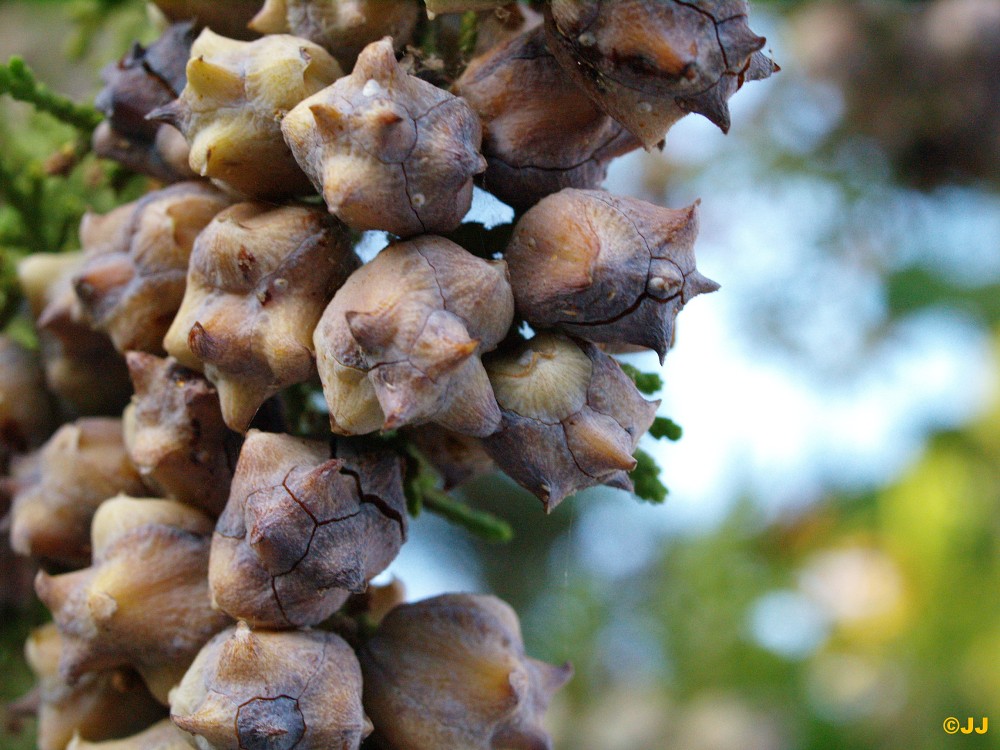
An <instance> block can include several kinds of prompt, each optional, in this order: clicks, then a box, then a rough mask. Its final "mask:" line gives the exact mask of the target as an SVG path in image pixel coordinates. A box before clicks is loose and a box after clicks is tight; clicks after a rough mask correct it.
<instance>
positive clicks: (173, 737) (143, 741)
mask: <svg viewBox="0 0 1000 750" xmlns="http://www.w3.org/2000/svg"><path fill="white" fill-rule="evenodd" d="M187 737H188V735H186V734H185V733H184V732H182V731H181V730H180V729H178V728H177V727H176V726H175V725H174V723H173V722H172V721H170V719H163V720H161V721H158V722H156V723H155V724H153V726H151V727H149V728H148V729H145V730H143V731H142V732H139V733H138V734H134V735H132V736H131V737H125V738H124V739H120V740H108V741H106V742H88V741H87V740H85V739H82V738H81V737H80V735H76V736H74V737H73V741H72V742H70V743H69V745H67V746H66V750H191V745H190V743H188V741H187Z"/></svg>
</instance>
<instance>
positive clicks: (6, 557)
mask: <svg viewBox="0 0 1000 750" xmlns="http://www.w3.org/2000/svg"><path fill="white" fill-rule="evenodd" d="M26 460H30V459H26V457H23V456H17V457H15V458H14V461H13V462H12V467H10V468H8V469H5V470H4V472H6V471H10V472H11V473H12V474H16V473H17V472H18V466H19V464H22V463H23V462H25V461H26ZM16 484H17V479H16V478H14V477H11V476H3V475H2V474H0V519H7V514H8V512H9V511H10V503H11V495H12V493H13V491H14V489H15V486H16ZM0 523H9V520H0ZM37 570H38V566H37V565H35V561H34V560H31V559H29V558H26V557H24V556H22V555H18V554H17V553H15V552H14V550H13V549H11V546H10V542H9V538H8V537H7V535H4V536H3V537H2V538H0V580H2V581H3V586H2V587H0V612H12V613H18V612H26V611H28V610H29V609H30V608H31V607H33V606H34V604H35V590H34V586H33V585H32V582H33V581H34V579H35V573H36V572H37Z"/></svg>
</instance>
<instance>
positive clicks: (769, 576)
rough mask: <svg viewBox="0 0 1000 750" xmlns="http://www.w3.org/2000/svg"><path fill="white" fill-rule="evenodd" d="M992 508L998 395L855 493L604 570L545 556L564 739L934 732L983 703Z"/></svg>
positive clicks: (998, 679) (773, 738)
mask: <svg viewBox="0 0 1000 750" xmlns="http://www.w3.org/2000/svg"><path fill="white" fill-rule="evenodd" d="M998 353H1000V338H998ZM998 519H1000V402H998V403H997V404H996V405H995V407H994V409H993V410H992V411H991V413H990V414H988V415H987V416H986V417H984V418H983V419H981V420H979V421H977V422H976V423H974V424H972V425H970V426H969V427H968V428H966V429H963V430H961V431H955V432H948V433H941V434H938V435H936V436H934V437H933V438H932V439H931V441H930V442H929V444H928V446H927V449H926V451H925V453H924V455H923V456H922V457H921V458H920V460H919V461H918V462H917V464H916V465H915V466H914V467H913V468H912V469H911V470H910V471H908V472H907V473H906V475H905V476H904V477H903V478H902V479H901V480H900V481H898V482H896V483H893V484H892V485H891V486H888V487H886V488H884V489H882V490H879V491H878V492H875V493H872V494H870V495H865V496H860V497H841V498H835V497H830V498H827V499H826V501H825V502H823V503H821V504H819V505H817V506H815V507H813V508H810V509H809V510H808V511H806V512H804V513H802V514H801V515H798V516H796V517H793V518H788V519H785V520H783V521H781V522H779V523H777V524H768V523H766V522H765V520H764V518H763V517H762V515H761V514H760V512H759V511H756V510H754V508H753V505H752V504H750V503H745V504H743V505H741V506H740V507H739V508H738V509H737V511H736V512H735V513H733V514H732V516H731V517H730V518H729V519H728V520H727V521H726V523H724V524H723V525H722V526H720V527H719V528H717V529H715V530H714V531H713V532H712V533H710V534H707V535H705V536H696V537H692V538H683V539H677V540H673V541H671V542H669V543H668V544H666V546H665V548H664V550H663V552H662V554H661V555H659V557H658V559H657V561H656V563H655V565H653V566H651V567H650V568H649V569H647V570H645V571H643V573H642V574H641V575H640V576H637V577H632V578H630V579H628V580H627V581H617V582H615V583H614V584H609V583H608V582H605V583H604V585H600V584H596V583H595V582H594V580H593V579H588V578H586V577H583V576H579V575H574V576H573V577H571V578H568V579H564V580H562V581H561V582H560V581H559V577H560V571H559V564H558V563H556V564H555V565H554V566H553V567H554V568H555V570H553V571H552V579H550V582H551V585H552V589H551V590H549V591H547V592H546V593H545V594H544V595H542V596H541V597H539V598H537V599H536V600H535V606H534V608H533V610H532V612H531V614H530V615H529V618H528V619H529V626H528V627H529V629H530V631H531V632H533V633H536V634H539V636H540V644H541V647H542V654H543V656H544V658H547V659H549V660H559V659H561V658H567V657H569V656H571V655H572V657H573V658H574V660H575V666H576V678H575V679H574V681H573V683H572V684H571V686H570V695H571V699H570V705H569V706H566V707H564V708H565V710H566V711H567V716H573V717H583V718H582V720H576V719H574V720H571V721H568V722H567V724H566V726H565V727H564V730H565V732H566V735H564V736H566V737H567V739H566V746H567V747H574V748H595V749H596V748H602V749H603V750H609V749H613V748H619V747H620V748H626V747H628V748H650V750H652V749H653V748H684V749H685V750H688V749H689V748H703V747H704V748H733V749H734V750H735V748H748V747H750V748H769V749H770V748H773V749H774V750H778V748H868V747H879V748H887V749H890V750H891V749H893V748H900V750H902V749H903V748H917V749H921V750H922V749H924V748H926V749H927V750H931V749H936V748H941V747H945V745H944V744H943V743H944V742H945V741H947V736H946V735H945V734H944V732H943V730H942V729H941V723H942V721H943V720H944V719H945V718H947V717H949V716H956V717H960V718H961V721H962V723H963V724H964V723H965V721H966V719H967V717H969V716H974V717H977V725H978V723H979V717H981V716H984V715H986V716H989V715H990V714H991V712H992V713H993V715H995V711H996V708H997V707H998V706H1000V672H998V669H997V667H998V663H1000V662H998V660H1000V599H998V597H997V596H996V591H997V590H998V587H1000V539H998V535H997V529H998ZM623 623H624V625H623ZM622 631H624V634H626V636H627V634H629V633H630V634H631V637H632V639H633V640H632V641H631V642H630V643H629V642H626V643H624V645H620V646H619V648H618V653H615V652H614V650H613V649H611V650H610V652H609V645H608V644H609V640H608V639H609V634H611V633H614V632H619V633H621V632H622ZM637 672H638V673H639V674H642V675H644V676H645V680H642V679H640V680H637V679H636V674H637ZM595 696H599V697H597V698H595ZM616 711H624V712H626V717H625V719H623V718H622V717H619V718H618V719H616V720H615V721H614V723H613V724H612V723H611V722H610V720H609V717H610V716H612V715H614V714H615V712H616ZM612 727H613V728H612ZM661 738H662V739H661ZM712 738H715V739H712ZM961 739H963V740H966V741H968V738H964V737H962V738H961ZM979 739H980V740H985V739H986V738H979ZM997 745H998V743H997V742H996V741H995V740H994V741H992V743H991V744H989V745H983V744H981V743H980V744H977V745H976V746H977V747H984V746H990V747H996V746H997Z"/></svg>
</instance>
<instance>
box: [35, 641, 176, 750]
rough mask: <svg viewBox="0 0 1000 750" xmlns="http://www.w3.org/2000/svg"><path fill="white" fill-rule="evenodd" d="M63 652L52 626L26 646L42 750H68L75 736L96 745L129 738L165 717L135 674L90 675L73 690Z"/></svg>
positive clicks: (39, 747) (62, 643) (105, 673)
mask: <svg viewBox="0 0 1000 750" xmlns="http://www.w3.org/2000/svg"><path fill="white" fill-rule="evenodd" d="M63 650H64V641H63V638H62V636H60V634H59V630H58V628H56V626H55V625H54V624H53V623H48V624H47V625H43V626H41V627H40V628H36V629H35V630H33V631H32V633H31V635H30V636H28V640H27V642H26V643H25V644H24V653H25V658H26V659H27V662H28V666H29V667H31V671H32V672H34V674H35V679H36V680H37V688H36V690H37V695H38V750H65V748H66V744H67V743H69V742H70V740H71V739H72V738H73V737H74V736H76V737H78V738H83V739H86V740H93V741H95V742H97V741H101V740H106V739H111V738H113V737H124V736H126V735H128V734H131V733H132V732H135V731H138V730H139V729H142V728H143V727H144V726H147V725H148V724H149V723H151V722H154V721H156V720H157V719H159V718H160V717H162V716H163V714H164V709H163V706H162V705H160V704H159V703H157V701H156V699H154V698H153V696H152V695H150V694H149V691H148V690H147V689H146V686H145V685H144V684H143V682H142V679H141V678H140V677H139V676H138V675H137V674H135V673H134V672H132V671H130V670H122V669H115V670H110V671H107V672H91V673H89V674H85V675H83V676H82V677H81V678H80V680H78V681H77V682H76V683H75V684H73V685H70V684H69V683H67V682H66V680H65V679H63V677H62V676H61V675H60V673H59V662H60V657H61V655H62V653H63ZM74 741H76V740H74ZM71 744H72V743H71ZM78 746H79V747H88V745H87V744H81V745H78ZM137 750H138V749H137ZM143 750H152V749H151V748H149V747H146V748H143ZM163 750H166V748H164V749H163Z"/></svg>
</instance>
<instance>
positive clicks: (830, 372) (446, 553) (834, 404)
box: [0, 0, 1000, 750]
mask: <svg viewBox="0 0 1000 750" xmlns="http://www.w3.org/2000/svg"><path fill="white" fill-rule="evenodd" d="M108 6H112V12H111V15H110V19H111V23H110V24H103V23H100V21H101V20H102V18H101V15H100V14H101V13H103V12H105V11H106V10H107V8H108ZM115 6H117V7H115ZM73 14H75V16H76V19H77V22H76V23H75V24H73V23H70V22H69V21H68V20H67V19H68V18H69V17H70V16H71V15H73ZM95 19H96V20H95ZM88 24H89V25H88ZM144 25H145V15H144V10H143V8H142V4H141V3H135V2H127V1H125V0H121V1H119V2H114V3H107V2H103V3H98V2H86V1H80V2H61V3H60V2H47V3H46V2H42V3H39V2H12V1H10V0H8V1H7V2H0V59H3V60H5V59H6V58H7V57H8V56H9V55H11V54H21V55H23V56H24V57H25V58H26V59H27V61H28V63H29V64H30V65H31V66H33V67H34V68H35V69H36V71H37V72H38V74H39V76H40V77H41V78H42V79H44V80H47V81H49V82H50V83H51V84H52V85H53V87H54V88H56V89H58V90H60V91H64V92H66V93H71V94H73V95H75V96H78V97H79V98H81V99H84V98H87V97H89V96H92V95H93V93H94V92H95V91H96V90H97V88H99V82H98V79H97V76H96V71H97V70H98V69H99V67H100V66H101V65H102V64H104V63H106V62H108V61H110V60H111V59H114V58H117V57H118V56H119V55H120V54H121V53H122V52H123V51H124V49H125V46H126V44H127V40H128V39H129V38H130V35H133V34H137V33H138V34H143V33H146V32H144ZM751 27H752V28H753V29H754V31H756V32H757V33H758V34H761V35H765V36H767V38H768V46H769V49H770V52H771V54H772V55H773V56H774V58H775V60H776V61H777V62H778V63H779V64H780V65H781V67H782V71H781V72H780V73H779V74H778V75H776V76H774V77H773V78H772V79H770V80H768V81H764V82H760V83H753V84H751V85H747V86H746V87H745V88H744V89H742V90H741V91H740V92H739V93H738V94H737V95H736V96H735V97H734V98H733V100H732V102H731V106H732V110H733V128H732V131H731V132H730V134H729V135H728V136H723V135H722V134H721V133H720V132H719V131H718V130H717V129H716V128H715V127H714V126H713V125H711V124H710V123H709V122H708V121H706V120H704V119H702V118H698V117H696V116H690V117H687V118H685V119H684V120H682V121H681V122H680V123H679V124H678V125H676V126H675V127H674V128H673V129H672V130H671V131H670V133H669V134H668V136H667V139H666V147H665V149H664V152H663V153H662V154H661V153H654V154H646V153H636V154H632V155H629V156H627V157H624V158H622V159H620V160H618V161H617V162H616V163H615V164H614V165H613V166H612V169H611V173H610V174H609V178H608V181H607V183H606V186H607V187H608V188H609V189H610V190H613V191H615V192H617V193H621V194H628V195H634V196H637V197H640V198H643V199H645V200H650V201H653V202H655V203H658V204H661V205H668V206H671V207H680V206H683V205H687V204H689V203H690V202H691V201H693V200H694V199H696V198H701V200H702V213H701V225H702V229H701V236H700V239H699V242H698V245H697V250H698V256H699V267H700V269H701V270H702V271H703V272H704V273H705V274H706V275H707V276H709V277H710V278H713V279H715V280H716V281H718V282H719V283H721V285H722V289H721V291H720V292H718V293H716V294H713V295H711V296H707V297H700V298H698V299H697V300H695V301H694V302H692V303H691V305H690V306H689V307H688V308H687V309H685V311H684V312H683V313H682V315H681V316H680V320H679V326H678V333H677V341H676V346H675V348H674V349H673V350H672V351H671V352H670V354H669V355H668V356H667V359H666V364H665V366H664V367H663V368H662V376H663V379H664V382H665V387H664V389H663V392H662V394H660V398H662V400H663V403H662V406H661V414H663V415H665V416H669V417H670V418H672V419H674V420H675V421H677V422H678V423H679V424H680V425H681V426H682V427H683V428H684V436H683V439H682V440H681V441H679V442H677V443H666V442H657V441H653V440H651V439H649V438H647V439H648V440H649V444H648V445H644V446H643V447H644V448H645V449H646V450H647V451H648V452H650V453H652V454H654V455H655V456H656V457H657V459H658V460H659V461H660V462H661V464H662V466H663V479H664V482H665V484H667V486H668V487H669V489H670V495H669V497H668V498H667V501H666V503H665V504H664V505H659V506H654V505H648V504H642V503H639V502H637V501H636V500H635V499H634V498H632V497H630V496H629V495H628V494H626V493H623V492H620V491H616V490H610V489H594V490H588V491H585V492H583V493H580V494H579V495H578V496H576V497H575V498H573V499H571V500H569V501H567V502H565V503H564V504H563V505H561V506H560V507H559V508H558V509H557V510H556V511H555V512H554V513H552V514H551V515H550V516H545V515H544V514H543V513H542V511H541V508H540V506H539V503H538V501H537V500H535V499H534V498H533V497H531V496H528V495H526V494H525V493H524V492H522V491H521V490H520V489H518V488H517V487H516V486H515V485H513V484H512V483H510V482H508V481H505V480H504V479H502V478H496V477H492V478H487V479H483V480H479V481H478V482H477V483H475V484H473V485H472V486H471V487H469V488H468V490H467V491H466V496H467V497H468V498H469V500H470V502H473V503H476V504H478V505H480V506H482V507H485V508H489V509H491V510H493V511H494V512H496V513H498V514H500V515H502V516H504V517H506V518H508V519H510V520H511V522H512V523H513V524H514V526H515V531H516V538H515V540H514V541H513V542H512V543H511V544H509V545H506V546H493V545H490V544H487V543H484V542H479V541H477V540H475V539H472V538H471V537H469V536H468V535H466V534H464V533H463V532H462V531H460V530H456V529H454V528H453V527H450V526H448V525H447V524H445V523H443V522H441V521H439V520H438V519H436V518H433V517H427V516H422V517H421V518H420V519H418V520H417V521H416V522H415V523H414V524H413V529H412V535H411V540H410V542H409V543H408V545H407V546H406V547H405V548H404V551H403V553H402V555H401V556H400V558H399V559H398V560H397V561H396V563H394V565H393V567H392V569H391V571H390V573H389V574H387V577H388V575H394V576H396V577H398V578H400V579H401V580H402V581H403V582H404V583H405V584H406V586H407V590H408V596H409V598H411V599H419V598H423V597H425V596H430V595H434V594H437V593H441V592H443V591H454V590H472V591H489V592H492V593H495V594H497V595H499V596H500V597H502V598H504V599H506V600H507V601H508V602H510V603H511V604H512V605H513V606H514V607H515V609H516V610H517V611H518V612H519V613H520V615H521V617H522V623H523V628H524V635H525V640H526V642H527V645H528V650H529V653H531V654H532V655H534V656H536V657H538V658H542V659H545V660H548V661H553V662H562V661H566V660H569V661H571V662H572V663H573V665H574V667H575V669H576V676H575V678H574V679H573V681H572V682H571V683H570V684H569V685H568V686H567V688H566V689H565V690H564V691H563V693H562V694H561V695H560V696H559V697H558V698H557V701H556V703H555V704H554V706H553V708H552V711H551V712H550V717H549V718H550V726H551V728H552V730H553V732H554V734H555V736H556V739H557V742H556V746H557V747H558V748H567V749H569V748H573V749H574V750H619V749H621V750H667V749H668V748H669V749H674V748H676V749H678V750H791V749H793V748H804V749H809V750H812V749H819V748H844V749H848V748H885V749H887V750H895V749H896V748H899V749H900V750H902V749H903V748H906V749H907V750H923V749H925V748H926V749H931V748H942V747H949V746H950V745H951V743H959V744H962V745H969V746H976V747H1000V533H998V532H1000V388H998V382H1000V356H998V355H1000V2H998V1H997V0H933V1H930V2H870V3H855V2H825V1H822V0H818V1H816V2H811V1H809V0H803V1H802V2H763V1H760V2H756V3H755V4H754V6H753V8H752V13H751ZM81 29H82V30H81ZM98 29H100V32H99V33H98V32H97V30H98ZM61 30H62V31H61ZM0 106H2V109H0V148H5V149H7V148H21V149H25V148H27V149H29V150H30V148H31V145H30V143H29V144H28V145H25V144H24V143H23V142H19V143H17V144H14V143H13V139H12V133H13V131H14V129H15V127H19V126H17V123H18V121H19V120H18V118H21V117H23V113H22V112H21V111H19V110H18V108H17V107H14V106H11V105H10V103H9V102H7V101H3V102H0ZM19 132H20V131H19ZM22 141H23V139H22ZM630 361H631V362H632V363H633V364H635V365H636V366H638V367H639V368H640V369H643V370H647V371H649V370H655V369H658V368H659V365H658V363H657V362H656V360H655V357H653V356H651V355H650V356H648V357H647V356H634V357H631V359H630ZM38 617H41V615H40V614H38V613H32V614H29V615H27V616H25V615H23V614H18V615H16V616H15V615H13V614H5V615H4V620H3V634H2V637H3V645H2V646H0V649H2V651H0V700H7V699H10V698H12V697H14V696H16V695H18V694H19V693H20V692H21V691H22V690H23V689H24V688H25V686H26V684H27V683H26V677H25V673H24V667H23V664H22V663H21V660H20V659H21V657H20V643H21V642H22V641H23V637H24V634H25V632H26V630H27V627H28V623H29V622H30V621H31V620H32V619H33V618H34V619H37V618H38ZM949 716H955V717H958V718H959V719H960V720H961V721H962V722H963V723H964V722H965V721H966V720H967V718H968V717H976V720H977V722H978V721H979V720H980V717H983V716H988V717H990V718H991V719H992V720H993V721H994V722H996V726H995V727H994V728H993V731H992V732H989V733H987V734H985V735H982V736H979V735H972V736H964V735H959V736H957V737H949V736H948V735H946V734H945V733H944V732H943V730H942V722H943V720H944V719H945V718H946V717H949ZM29 731H30V728H29ZM2 742H8V743H11V744H10V746H11V747H16V746H17V745H15V744H13V743H15V742H17V741H16V740H13V739H7V740H3V739H2V738H0V744H2ZM20 742H26V743H28V744H25V745H24V746H26V747H27V746H30V741H29V740H26V739H24V738H22V739H21V740H20Z"/></svg>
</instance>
